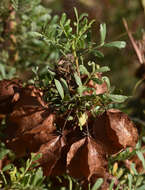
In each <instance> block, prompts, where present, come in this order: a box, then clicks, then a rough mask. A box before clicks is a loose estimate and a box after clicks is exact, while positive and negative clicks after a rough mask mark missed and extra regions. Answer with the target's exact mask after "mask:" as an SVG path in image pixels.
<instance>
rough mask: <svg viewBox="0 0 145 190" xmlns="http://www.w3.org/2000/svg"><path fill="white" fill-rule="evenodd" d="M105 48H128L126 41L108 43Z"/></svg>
mask: <svg viewBox="0 0 145 190" xmlns="http://www.w3.org/2000/svg"><path fill="white" fill-rule="evenodd" d="M104 46H105V47H116V48H119V49H121V48H125V46H126V42H124V41H115V42H110V43H106V44H104Z"/></svg>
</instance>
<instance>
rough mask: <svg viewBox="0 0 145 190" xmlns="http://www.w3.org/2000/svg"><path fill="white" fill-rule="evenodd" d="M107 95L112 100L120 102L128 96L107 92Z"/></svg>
mask: <svg viewBox="0 0 145 190" xmlns="http://www.w3.org/2000/svg"><path fill="white" fill-rule="evenodd" d="M107 97H108V98H109V99H111V100H112V101H113V102H117V103H122V102H124V101H125V100H127V99H128V96H123V95H117V94H107Z"/></svg>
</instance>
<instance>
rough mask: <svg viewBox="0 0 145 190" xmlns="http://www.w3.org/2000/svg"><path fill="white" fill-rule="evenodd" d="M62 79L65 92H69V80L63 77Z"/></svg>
mask: <svg viewBox="0 0 145 190" xmlns="http://www.w3.org/2000/svg"><path fill="white" fill-rule="evenodd" d="M60 80H61V83H62V86H63V89H64V91H65V93H66V94H69V88H68V85H67V82H66V81H65V80H64V79H63V78H61V79H60Z"/></svg>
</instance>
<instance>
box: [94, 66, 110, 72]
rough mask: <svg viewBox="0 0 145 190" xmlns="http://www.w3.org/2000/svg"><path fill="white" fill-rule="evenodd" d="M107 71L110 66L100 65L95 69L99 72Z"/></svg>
mask: <svg viewBox="0 0 145 190" xmlns="http://www.w3.org/2000/svg"><path fill="white" fill-rule="evenodd" d="M107 71H110V68H109V67H107V66H104V67H101V68H99V69H97V72H100V73H104V72H107Z"/></svg>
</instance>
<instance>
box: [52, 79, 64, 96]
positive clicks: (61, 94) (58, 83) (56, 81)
mask: <svg viewBox="0 0 145 190" xmlns="http://www.w3.org/2000/svg"><path fill="white" fill-rule="evenodd" d="M54 82H55V86H56V88H57V90H58V92H59V94H60V96H61V98H62V99H64V91H63V87H62V85H61V83H60V82H59V80H57V79H54Z"/></svg>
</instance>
